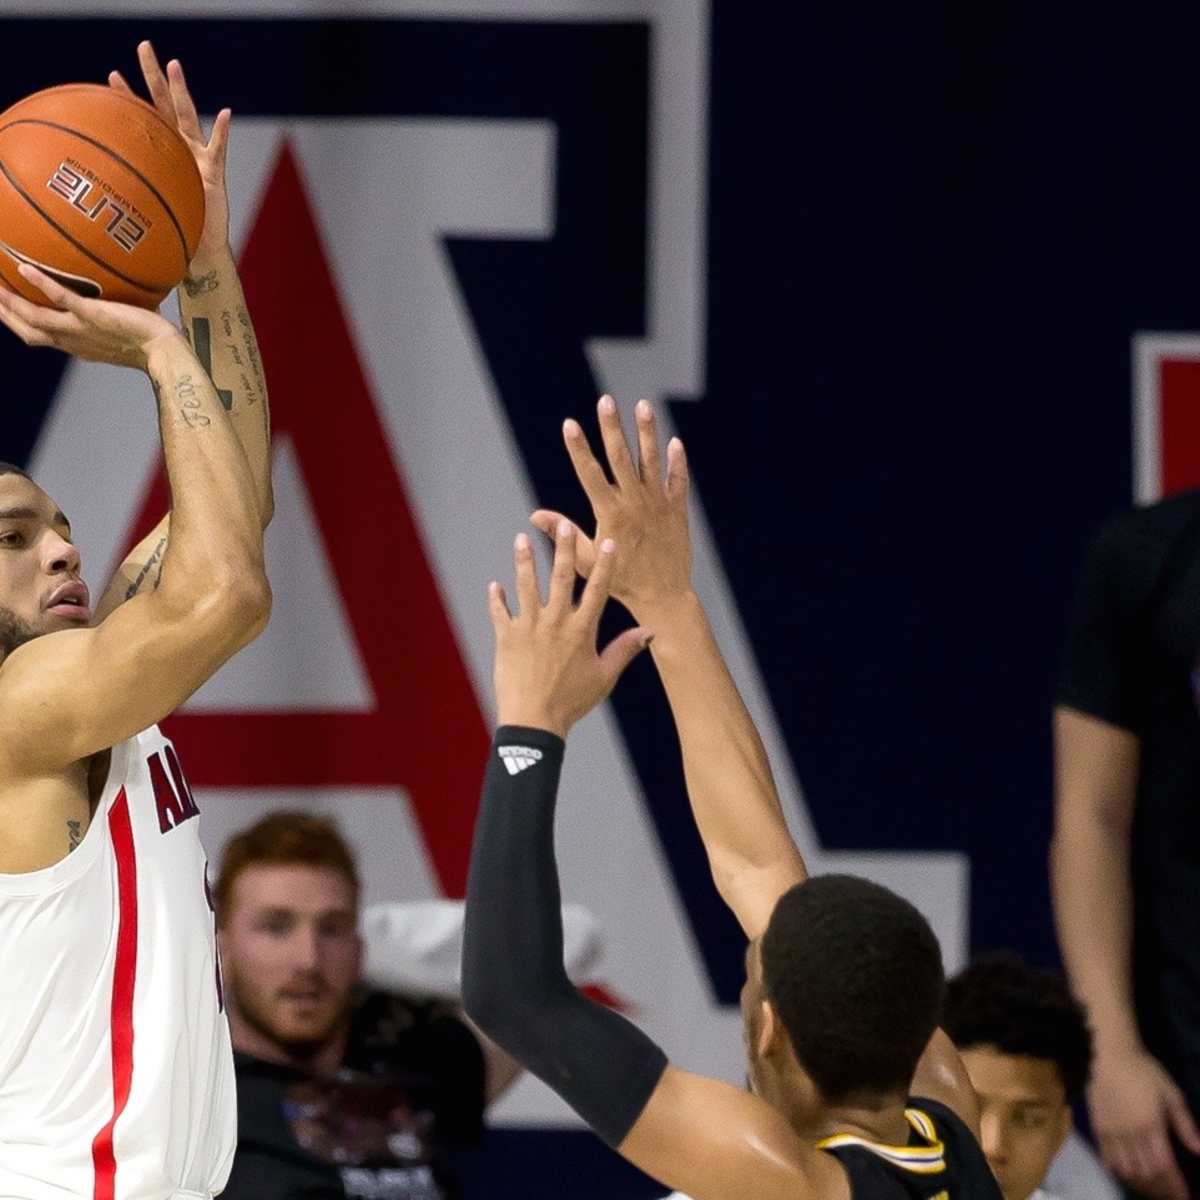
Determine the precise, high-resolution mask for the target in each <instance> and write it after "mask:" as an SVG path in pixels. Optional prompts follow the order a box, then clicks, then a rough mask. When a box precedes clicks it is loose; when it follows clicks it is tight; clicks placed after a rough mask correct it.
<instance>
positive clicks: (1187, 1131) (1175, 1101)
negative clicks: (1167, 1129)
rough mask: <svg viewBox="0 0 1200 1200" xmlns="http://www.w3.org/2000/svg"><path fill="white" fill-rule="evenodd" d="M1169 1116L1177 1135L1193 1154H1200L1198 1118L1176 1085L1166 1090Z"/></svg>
mask: <svg viewBox="0 0 1200 1200" xmlns="http://www.w3.org/2000/svg"><path fill="white" fill-rule="evenodd" d="M1165 1099H1166V1105H1167V1117H1168V1119H1169V1120H1170V1122H1171V1128H1172V1129H1173V1130H1174V1131H1175V1136H1176V1137H1177V1138H1178V1139H1179V1140H1180V1141H1181V1142H1182V1143H1183V1144H1184V1146H1185V1147H1186V1148H1187V1149H1188V1150H1190V1151H1191V1152H1192V1153H1193V1154H1200V1129H1197V1128H1196V1119H1195V1118H1194V1117H1193V1116H1192V1110H1191V1109H1190V1108H1189V1107H1188V1102H1187V1100H1186V1099H1184V1095H1183V1093H1182V1092H1181V1091H1180V1090H1179V1089H1178V1088H1177V1087H1175V1086H1174V1085H1171V1086H1170V1087H1169V1088H1168V1089H1167V1092H1166V1097H1165Z"/></svg>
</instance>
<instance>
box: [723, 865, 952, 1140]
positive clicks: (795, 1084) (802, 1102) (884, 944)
mask: <svg viewBox="0 0 1200 1200" xmlns="http://www.w3.org/2000/svg"><path fill="white" fill-rule="evenodd" d="M747 968H748V970H747V980H746V987H745V988H744V989H743V992H742V1014H743V1018H744V1022H745V1031H746V1040H747V1053H748V1057H749V1061H750V1073H751V1084H752V1086H753V1087H754V1090H755V1091H757V1092H759V1093H760V1094H762V1095H763V1096H765V1097H766V1098H767V1099H768V1100H772V1101H774V1102H777V1103H781V1104H782V1105H784V1106H785V1107H786V1108H787V1109H790V1110H791V1111H792V1112H793V1113H794V1114H795V1115H796V1116H797V1117H799V1118H800V1119H801V1120H808V1119H812V1118H814V1117H816V1116H817V1115H818V1114H820V1113H821V1112H822V1111H823V1110H824V1109H826V1108H828V1107H831V1106H838V1105H847V1104H853V1105H855V1106H858V1107H866V1108H879V1107H882V1106H883V1105H884V1104H887V1103H889V1102H892V1101H895V1100H902V1099H903V1098H904V1097H906V1096H907V1094H908V1088H909V1084H910V1083H911V1082H912V1077H913V1073H914V1072H915V1071H916V1068H917V1061H918V1060H919V1059H920V1057H921V1054H922V1053H923V1052H924V1050H925V1047H926V1045H927V1044H928V1042H929V1039H930V1037H932V1036H933V1031H934V1029H935V1028H936V1026H937V1020H938V1014H939V1012H940V1011H941V1006H942V994H943V991H944V988H945V977H944V975H943V972H942V956H941V950H940V948H939V946H938V943H937V938H936V937H934V934H933V930H932V929H930V928H929V923H928V922H927V921H926V920H925V918H924V917H923V916H921V914H920V913H919V912H918V911H917V910H916V909H915V908H914V907H913V906H912V905H911V904H909V902H908V901H907V900H903V899H901V898H900V897H899V896H897V895H896V894H895V893H894V892H890V891H888V889H887V888H884V887H880V886H879V885H878V884H875V883H871V882H869V881H868V880H866V879H859V878H856V877H854V876H851V875H822V876H817V877H815V878H813V879H809V880H808V881H807V882H805V883H801V884H797V885H796V886H795V887H794V888H792V889H791V890H790V891H788V892H785V893H784V895H782V896H781V897H780V898H779V901H778V903H777V904H776V906H775V911H774V912H773V913H772V914H771V920H770V923H769V925H768V927H767V931H766V933H765V934H764V935H763V937H762V939H761V942H759V943H756V944H755V945H753V946H751V948H750V951H749V952H748V955H747Z"/></svg>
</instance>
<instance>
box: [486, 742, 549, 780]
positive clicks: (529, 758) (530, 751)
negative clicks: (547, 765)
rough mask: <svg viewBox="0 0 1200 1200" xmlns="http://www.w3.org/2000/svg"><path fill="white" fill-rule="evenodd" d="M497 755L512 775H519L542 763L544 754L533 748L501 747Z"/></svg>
mask: <svg viewBox="0 0 1200 1200" xmlns="http://www.w3.org/2000/svg"><path fill="white" fill-rule="evenodd" d="M497 753H498V754H499V755H500V761H501V762H502V763H504V767H505V769H506V770H507V771H508V773H509V774H510V775H519V774H520V773H521V772H522V771H527V770H528V769H529V768H530V767H532V766H534V765H535V764H536V763H539V762H541V761H542V752H541V751H540V750H538V749H535V748H534V747H533V746H499V747H497Z"/></svg>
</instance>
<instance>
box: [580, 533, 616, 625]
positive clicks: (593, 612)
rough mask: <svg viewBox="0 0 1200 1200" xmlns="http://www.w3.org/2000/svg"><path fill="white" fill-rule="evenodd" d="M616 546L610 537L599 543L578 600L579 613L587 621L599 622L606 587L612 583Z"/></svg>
mask: <svg viewBox="0 0 1200 1200" xmlns="http://www.w3.org/2000/svg"><path fill="white" fill-rule="evenodd" d="M616 560H617V547H616V544H615V543H614V542H613V540H612V538H605V539H604V541H602V542H601V543H600V546H599V553H597V555H596V563H595V566H593V567H592V573H591V575H590V576H589V577H588V581H587V586H586V587H585V588H584V589H583V595H582V597H580V600H579V614H580V616H582V617H583V618H584V619H585V620H587V621H592V622H595V623H599V621H600V613H601V612H602V611H603V609H604V604H605V601H606V600H607V599H608V589H609V586H610V585H611V584H612V577H613V571H614V570H615V569H616Z"/></svg>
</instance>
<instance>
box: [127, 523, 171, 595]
mask: <svg viewBox="0 0 1200 1200" xmlns="http://www.w3.org/2000/svg"><path fill="white" fill-rule="evenodd" d="M166 548H167V539H166V538H165V537H164V538H159V539H158V545H157V546H155V547H154V551H153V553H152V554H151V555H150V557H149V558H148V559H146V561H145V562H144V563H143V564H142V569H141V570H140V571H138V573H137V577H136V578H135V579H134V581H133V582H132V583H131V584H130V585H129V587H128V588H127V589H126V590H125V599H126V600H132V599H133V598H134V596H136V595H137V594H138V592H140V591H141V590H142V584H143V583H145V582H146V577H147V576H148V575H149V574H150V572H151V571H155V575H154V586H155V587H158V581H159V579H160V578H161V577H162V557H163V551H164V550H165V549H166Z"/></svg>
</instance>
